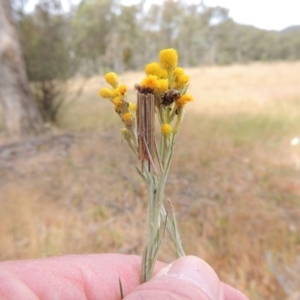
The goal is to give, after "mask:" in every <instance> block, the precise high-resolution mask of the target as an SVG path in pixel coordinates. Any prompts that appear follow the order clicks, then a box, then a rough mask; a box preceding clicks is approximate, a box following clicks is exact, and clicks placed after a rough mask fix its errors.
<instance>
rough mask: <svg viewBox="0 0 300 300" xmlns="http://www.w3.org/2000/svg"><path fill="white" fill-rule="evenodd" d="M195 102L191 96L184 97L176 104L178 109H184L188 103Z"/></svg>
mask: <svg viewBox="0 0 300 300" xmlns="http://www.w3.org/2000/svg"><path fill="white" fill-rule="evenodd" d="M191 101H193V96H192V95H191V94H185V95H182V96H181V97H180V98H179V99H178V100H177V101H176V104H177V106H178V107H182V106H184V105H185V104H187V103H188V102H191Z"/></svg>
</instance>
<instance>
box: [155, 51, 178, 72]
mask: <svg viewBox="0 0 300 300" xmlns="http://www.w3.org/2000/svg"><path fill="white" fill-rule="evenodd" d="M159 60H160V63H161V65H162V66H163V67H164V68H165V69H166V70H169V69H172V68H175V67H176V66H177V63H178V54H177V51H176V50H175V49H173V48H170V49H164V50H161V51H160V53H159Z"/></svg>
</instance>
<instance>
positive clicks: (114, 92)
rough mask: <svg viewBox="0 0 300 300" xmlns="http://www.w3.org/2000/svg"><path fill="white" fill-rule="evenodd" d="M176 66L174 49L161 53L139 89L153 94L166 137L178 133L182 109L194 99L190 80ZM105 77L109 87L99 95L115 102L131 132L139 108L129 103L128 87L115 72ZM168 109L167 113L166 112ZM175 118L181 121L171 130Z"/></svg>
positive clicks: (147, 69) (148, 68)
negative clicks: (189, 91)
mask: <svg viewBox="0 0 300 300" xmlns="http://www.w3.org/2000/svg"><path fill="white" fill-rule="evenodd" d="M177 64H178V54H177V51H176V50H175V49H173V48H171V49H164V50H162V51H160V53H159V61H158V62H151V63H149V64H147V65H146V66H145V73H146V76H145V77H144V79H142V81H141V82H140V84H139V85H137V88H136V89H137V90H138V91H139V92H142V93H149V92H150V93H153V94H154V95H155V99H156V100H155V105H156V112H157V113H158V115H159V119H160V121H161V133H162V135H164V136H168V135H170V134H171V133H176V132H177V130H178V128H179V126H180V124H181V119H182V108H183V107H184V106H185V105H186V104H187V103H189V102H191V101H192V100H193V97H192V95H191V94H189V93H187V87H188V85H189V83H190V77H189V76H188V75H187V74H186V73H185V70H184V69H183V68H181V67H179V66H177ZM104 78H105V80H106V82H107V83H108V84H109V85H110V87H103V88H102V89H101V90H100V91H99V94H100V96H101V97H103V98H107V99H109V100H110V101H111V102H112V103H113V105H114V107H115V111H116V112H117V113H118V114H119V116H120V118H121V120H122V122H123V123H124V125H125V129H126V128H127V129H129V131H130V130H132V127H131V126H132V125H133V123H134V121H135V118H136V110H137V106H136V104H134V103H132V102H130V103H128V102H127V100H126V99H127V86H126V85H125V84H119V78H118V75H117V74H116V73H114V72H109V73H107V74H105V76H104ZM167 106H168V107H169V109H168V110H166V109H165V107H167ZM176 116H177V119H178V121H177V123H176V124H175V126H174V128H172V125H171V124H172V122H173V120H174V118H175V117H176ZM130 128H131V129H130ZM125 129H124V130H123V131H122V133H123V135H124V137H125V136H126V134H127V131H125Z"/></svg>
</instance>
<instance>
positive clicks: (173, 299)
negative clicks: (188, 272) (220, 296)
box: [124, 277, 212, 300]
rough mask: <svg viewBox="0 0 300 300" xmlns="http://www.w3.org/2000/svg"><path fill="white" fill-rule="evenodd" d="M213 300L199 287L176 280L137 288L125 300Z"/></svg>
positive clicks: (162, 279)
mask: <svg viewBox="0 0 300 300" xmlns="http://www.w3.org/2000/svg"><path fill="white" fill-rule="evenodd" d="M153 299H155V300H165V299H168V300H194V299H198V300H212V299H211V298H210V297H208V296H207V294H206V293H205V292H203V290H202V289H200V288H199V287H198V286H196V285H194V284H192V283H190V282H187V281H186V280H180V279H176V278H172V277H171V278H170V277H165V278H157V279H152V280H151V281H149V282H146V283H144V284H143V285H141V286H139V287H137V288H136V289H135V290H134V291H132V292H131V293H130V294H129V295H128V296H127V297H125V298H124V300H153Z"/></svg>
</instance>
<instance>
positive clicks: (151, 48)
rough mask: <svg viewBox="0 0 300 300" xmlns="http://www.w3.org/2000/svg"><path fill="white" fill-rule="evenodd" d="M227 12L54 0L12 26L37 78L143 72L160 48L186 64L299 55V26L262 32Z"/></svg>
mask: <svg viewBox="0 0 300 300" xmlns="http://www.w3.org/2000/svg"><path fill="white" fill-rule="evenodd" d="M228 13H229V11H228V10H227V9H225V8H222V7H208V6H206V5H205V3H204V2H202V3H200V4H187V3H185V1H176V2H175V1H174V0H166V1H163V2H162V4H161V5H156V4H152V5H150V7H149V6H146V1H141V3H140V4H138V5H133V6H124V5H122V4H120V1H118V0H85V1H82V2H81V3H80V4H79V5H78V6H73V7H72V9H71V11H70V12H64V11H62V9H61V7H60V3H59V2H56V0H41V1H40V2H39V4H38V5H37V6H36V8H35V10H34V11H33V12H31V13H27V14H26V13H24V12H22V13H19V15H18V19H17V20H18V21H17V24H18V28H19V34H20V38H21V45H22V48H23V53H24V57H25V62H26V66H27V72H28V75H29V79H30V80H34V81H36V80H40V79H45V78H47V79H49V78H60V79H62V78H66V77H69V76H74V75H76V74H81V75H93V74H97V73H99V72H105V71H106V70H108V69H114V70H116V71H117V72H123V71H126V70H137V69H141V68H142V67H143V65H144V63H145V61H151V60H155V59H156V54H157V52H158V51H159V50H160V49H162V48H164V47H174V48H176V49H177V50H178V52H179V55H180V57H181V64H182V65H184V66H185V67H187V66H191V67H193V66H199V65H214V64H218V65H219V64H232V63H235V62H238V63H247V62H251V61H274V60H297V59H300V26H298V27H297V26H295V27H294V28H288V29H286V30H284V31H280V32H278V31H267V30H261V29H257V28H255V27H252V26H245V25H240V24H237V23H235V22H234V21H233V20H232V19H231V18H230V17H229V16H228Z"/></svg>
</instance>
